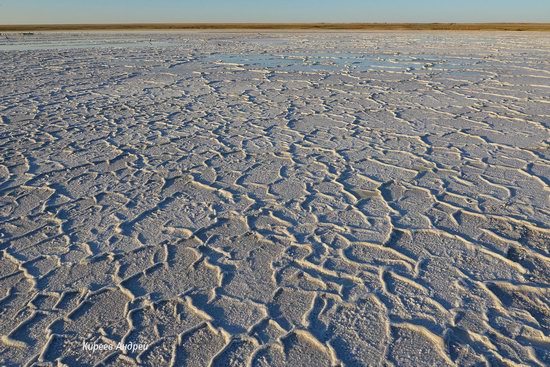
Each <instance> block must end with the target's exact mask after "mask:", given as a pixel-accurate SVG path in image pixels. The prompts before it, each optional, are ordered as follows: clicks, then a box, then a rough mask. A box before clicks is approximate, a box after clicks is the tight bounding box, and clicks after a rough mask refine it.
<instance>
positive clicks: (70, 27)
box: [0, 22, 550, 32]
mask: <svg viewBox="0 0 550 367" xmlns="http://www.w3.org/2000/svg"><path fill="white" fill-rule="evenodd" d="M85 30H449V31H453V30H456V31H470V30H471V31H482V30H483V31H550V23H539V22H482V23H466V22H453V23H449V22H444V23H439V22H419V23H409V22H403V23H395V22H379V23H378V22H377V23H360V22H350V23H344V22H337V23H335V22H311V23H305V22H296V23H293V22H284V23H281V22H273V23H270V22H261V23H255V22H234V23H233V22H216V23H207V22H204V23H203V22H194V23H166V22H158V23H155V22H153V23H143V22H131V23H66V24H54V23H52V24H49V23H45V24H0V32H17V31H85Z"/></svg>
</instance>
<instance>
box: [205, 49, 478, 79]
mask: <svg viewBox="0 0 550 367" xmlns="http://www.w3.org/2000/svg"><path fill="white" fill-rule="evenodd" d="M206 59H207V61H209V62H211V63H216V64H225V65H228V66H240V67H245V68H248V69H266V70H272V71H283V72H334V71H336V72H341V71H346V70H347V71H359V72H364V71H376V70H379V71H395V72H406V71H414V70H434V71H451V72H456V73H464V72H468V73H475V74H476V75H479V73H477V72H476V71H472V70H471V68H472V64H474V63H475V64H477V65H480V64H481V62H480V61H479V60H473V59H462V58H445V57H442V56H435V55H429V56H426V55H422V56H408V55H389V54H360V53H336V54H326V53H316V54H311V53H309V54H307V55H300V54H289V55H271V54H252V55H251V54H233V55H228V54H216V55H210V56H208V57H207V58H206ZM466 70H468V71H466Z"/></svg>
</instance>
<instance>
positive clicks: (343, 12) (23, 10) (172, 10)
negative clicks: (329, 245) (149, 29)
mask: <svg viewBox="0 0 550 367" xmlns="http://www.w3.org/2000/svg"><path fill="white" fill-rule="evenodd" d="M163 22H172V23H193V22H198V23H203V22H204V23H215V22H236V23H239V22H267V23H276V22H380V23H384V22H419V23H424V22H456V23H459V22H547V23H550V0H272V1H268V0H0V24H37V23H38V24H59V23H71V24H72V23H163Z"/></svg>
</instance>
